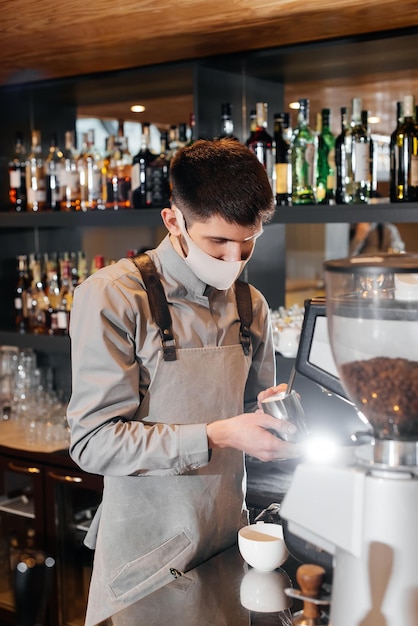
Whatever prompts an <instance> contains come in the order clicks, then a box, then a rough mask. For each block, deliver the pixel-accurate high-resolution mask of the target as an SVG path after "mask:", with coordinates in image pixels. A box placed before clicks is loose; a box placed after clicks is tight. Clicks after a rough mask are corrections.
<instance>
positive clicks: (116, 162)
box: [104, 131, 132, 210]
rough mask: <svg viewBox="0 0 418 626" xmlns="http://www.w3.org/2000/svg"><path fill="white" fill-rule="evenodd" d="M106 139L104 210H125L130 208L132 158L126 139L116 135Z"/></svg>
mask: <svg viewBox="0 0 418 626" xmlns="http://www.w3.org/2000/svg"><path fill="white" fill-rule="evenodd" d="M119 132H120V131H119ZM108 139H109V141H108V154H107V157H106V159H105V161H106V167H105V168H104V178H105V191H104V196H105V208H106V209H115V210H117V209H119V208H122V209H127V208H129V207H130V206H131V179H132V157H131V154H130V152H129V150H128V148H127V139H126V137H124V136H123V135H121V134H118V135H117V136H116V137H114V136H113V135H112V136H111V137H109V138H108Z"/></svg>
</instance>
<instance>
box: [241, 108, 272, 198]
mask: <svg viewBox="0 0 418 626" xmlns="http://www.w3.org/2000/svg"><path fill="white" fill-rule="evenodd" d="M267 112H268V105H267V103H266V102H257V104H256V115H257V118H256V129H255V131H254V133H253V134H252V135H251V136H250V137H249V138H248V139H247V146H248V148H249V149H250V150H251V151H252V152H254V154H255V155H256V157H257V159H258V160H259V161H260V163H262V164H263V165H264V168H265V170H266V172H267V176H268V179H269V181H270V185H271V187H272V189H273V137H272V136H271V135H270V134H269V132H268V131H267Z"/></svg>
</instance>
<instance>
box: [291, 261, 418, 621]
mask: <svg viewBox="0 0 418 626" xmlns="http://www.w3.org/2000/svg"><path fill="white" fill-rule="evenodd" d="M325 284H326V316H327V323H328V333H329V341H330V345H331V349H332V355H333V358H334V361H335V365H336V368H337V370H338V375H339V378H340V381H341V383H342V385H343V388H344V390H345V392H346V394H347V396H348V397H349V398H350V399H351V400H352V401H353V403H354V404H355V405H356V407H357V409H358V411H360V412H361V413H362V414H363V415H364V417H365V418H366V419H367V420H368V422H369V424H370V427H371V432H372V438H371V443H370V444H367V445H361V446H354V447H353V448H352V451H353V453H352V455H350V458H349V460H348V461H347V460H346V459H345V460H340V461H338V462H335V463H333V464H332V465H327V464H320V463H312V462H301V463H300V464H299V465H298V466H297V468H296V470H295V473H294V476H293V479H292V482H291V485H290V487H289V490H288V492H287V494H286V496H285V498H284V501H283V504H282V507H281V516H282V517H283V518H284V519H285V520H286V521H287V525H288V528H289V530H290V532H292V533H294V534H295V535H298V536H299V537H301V538H303V539H304V540H305V541H308V542H310V543H313V544H315V545H317V546H318V547H320V548H322V549H324V550H326V551H327V552H329V553H331V554H332V555H333V581H332V595H331V614H330V623H331V624H332V626H414V625H418V256H413V255H403V254H398V255H377V256H373V257H371V256H360V257H353V258H349V259H341V260H334V261H327V262H326V263H325ZM302 400H303V398H302ZM336 419H338V418H337V417H336Z"/></svg>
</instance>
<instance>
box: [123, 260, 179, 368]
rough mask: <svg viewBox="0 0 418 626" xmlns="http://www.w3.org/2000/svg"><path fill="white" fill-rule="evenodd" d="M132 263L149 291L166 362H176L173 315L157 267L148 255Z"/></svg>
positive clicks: (153, 315) (149, 299)
mask: <svg viewBox="0 0 418 626" xmlns="http://www.w3.org/2000/svg"><path fill="white" fill-rule="evenodd" d="M132 262H133V263H134V265H135V266H136V267H137V269H139V271H140V272H141V275H142V279H143V281H144V284H145V288H146V290H147V296H148V302H149V306H150V309H151V315H152V318H153V320H154V322H155V323H156V324H157V326H158V328H159V329H160V337H161V346H162V349H163V355H164V361H175V360H176V359H177V355H176V340H175V339H174V335H173V329H172V322H171V315H170V311H169V309H168V303H167V299H166V297H165V293H164V289H163V286H162V284H161V281H160V279H159V277H158V274H157V270H156V269H155V265H154V263H153V262H152V261H151V259H150V258H149V256H148V255H147V254H140V255H139V256H137V257H135V258H133V259H132Z"/></svg>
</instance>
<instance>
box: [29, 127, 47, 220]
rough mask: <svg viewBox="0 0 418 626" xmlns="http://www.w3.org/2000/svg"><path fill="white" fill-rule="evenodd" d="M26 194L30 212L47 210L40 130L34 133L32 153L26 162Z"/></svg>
mask: <svg viewBox="0 0 418 626" xmlns="http://www.w3.org/2000/svg"><path fill="white" fill-rule="evenodd" d="M26 193H27V207H28V210H29V211H42V210H43V209H44V208H45V204H46V186H45V167H44V159H43V157H42V145H41V133H40V131H39V130H33V131H32V143H31V151H30V154H29V156H28V159H27V161H26Z"/></svg>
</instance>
